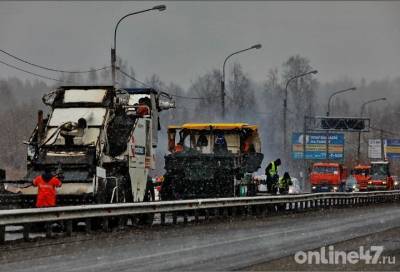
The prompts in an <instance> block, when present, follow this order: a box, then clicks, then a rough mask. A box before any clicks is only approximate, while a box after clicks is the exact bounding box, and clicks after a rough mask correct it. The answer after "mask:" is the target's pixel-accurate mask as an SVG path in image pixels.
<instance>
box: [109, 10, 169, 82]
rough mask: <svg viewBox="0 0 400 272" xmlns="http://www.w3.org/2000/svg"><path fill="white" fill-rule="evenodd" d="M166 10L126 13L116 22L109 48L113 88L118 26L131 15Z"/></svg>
mask: <svg viewBox="0 0 400 272" xmlns="http://www.w3.org/2000/svg"><path fill="white" fill-rule="evenodd" d="M166 8H167V7H166V6H165V5H158V6H154V7H152V8H149V9H145V10H141V11H136V12H132V13H128V14H126V15H125V16H123V17H122V18H121V19H119V20H118V22H117V24H116V25H115V29H114V48H111V76H112V82H113V85H114V86H115V68H116V65H115V64H116V61H117V53H116V51H117V30H118V26H119V24H120V23H121V22H122V20H124V19H125V18H126V17H129V16H132V15H136V14H140V13H145V12H148V11H152V10H158V11H163V10H166Z"/></svg>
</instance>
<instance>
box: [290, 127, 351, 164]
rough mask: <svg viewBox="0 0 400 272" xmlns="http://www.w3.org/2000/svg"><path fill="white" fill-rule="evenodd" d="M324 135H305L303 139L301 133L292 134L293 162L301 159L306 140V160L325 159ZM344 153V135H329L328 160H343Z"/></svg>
mask: <svg viewBox="0 0 400 272" xmlns="http://www.w3.org/2000/svg"><path fill="white" fill-rule="evenodd" d="M326 136H327V134H326V133H307V136H306V137H304V134H303V133H298V132H295V133H293V134H292V158H293V159H295V160H299V159H303V153H304V152H303V147H304V145H303V143H304V138H305V140H306V152H305V153H306V155H305V159H307V160H325V159H326ZM343 151H344V134H343V133H330V134H329V153H328V159H330V160H340V159H343Z"/></svg>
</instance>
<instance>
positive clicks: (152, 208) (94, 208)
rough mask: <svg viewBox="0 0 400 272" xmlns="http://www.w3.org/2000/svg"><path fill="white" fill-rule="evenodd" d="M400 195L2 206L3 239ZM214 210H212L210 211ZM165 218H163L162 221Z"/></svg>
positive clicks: (0, 233)
mask: <svg viewBox="0 0 400 272" xmlns="http://www.w3.org/2000/svg"><path fill="white" fill-rule="evenodd" d="M399 199H400V190H396V191H375V192H356V193H315V194H304V195H284V196H256V197H235V198H214V199H194V200H179V201H160V202H142V203H121V204H105V205H81V206H65V207H54V208H35V209H15V210H0V242H4V240H5V226H9V225H22V226H24V238H25V239H29V229H30V226H31V225H32V224H35V223H43V222H45V223H46V222H54V221H64V222H66V223H67V226H68V227H67V234H68V235H70V234H71V232H72V227H71V224H72V221H73V220H75V221H76V220H81V221H84V222H86V223H87V224H88V225H89V227H90V225H91V223H90V221H89V220H90V219H93V218H101V219H102V220H103V221H102V222H103V223H102V224H103V229H106V228H108V219H109V218H111V217H113V218H122V217H126V216H134V215H143V214H154V213H159V214H161V224H163V223H165V214H167V213H168V214H172V216H173V223H176V221H177V214H178V213H179V214H180V215H182V214H183V216H184V221H185V222H187V217H186V216H187V213H188V212H191V211H193V213H194V216H195V220H196V221H197V220H198V217H199V212H200V211H204V217H205V219H207V218H208V217H209V215H214V216H225V215H231V216H234V215H236V214H238V213H240V214H243V213H244V214H255V215H256V214H266V213H269V212H281V211H296V210H301V211H303V210H309V209H315V208H325V207H336V206H349V205H363V204H370V203H379V202H393V201H398V200H399ZM210 211H212V212H210ZM163 221H164V222H163Z"/></svg>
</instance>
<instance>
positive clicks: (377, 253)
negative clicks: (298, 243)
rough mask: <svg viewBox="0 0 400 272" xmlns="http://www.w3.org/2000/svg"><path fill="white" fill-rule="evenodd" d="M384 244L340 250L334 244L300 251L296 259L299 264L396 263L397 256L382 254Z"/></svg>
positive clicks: (295, 256)
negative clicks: (315, 249)
mask: <svg viewBox="0 0 400 272" xmlns="http://www.w3.org/2000/svg"><path fill="white" fill-rule="evenodd" d="M382 252H383V246H371V247H370V248H369V249H365V248H364V247H363V246H360V248H359V250H358V251H356V250H354V251H347V252H346V251H338V250H335V249H334V246H329V247H328V249H327V248H326V247H321V248H320V249H319V251H307V252H304V251H298V252H296V254H295V255H294V260H295V261H296V263H298V264H306V263H307V264H339V265H341V264H357V263H359V262H364V263H365V264H395V263H396V258H395V256H382Z"/></svg>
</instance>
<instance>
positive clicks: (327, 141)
mask: <svg viewBox="0 0 400 272" xmlns="http://www.w3.org/2000/svg"><path fill="white" fill-rule="evenodd" d="M355 90H357V88H356V87H352V88H348V89H344V90H340V91H336V92H334V93H333V94H331V95H330V96H329V99H328V111H327V112H326V116H327V117H329V115H330V112H331V101H332V98H333V97H334V96H335V95H338V94H341V93H345V92H350V91H355ZM325 144H326V153H325V159H327V160H328V159H329V156H328V155H329V130H327V131H326V139H325Z"/></svg>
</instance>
